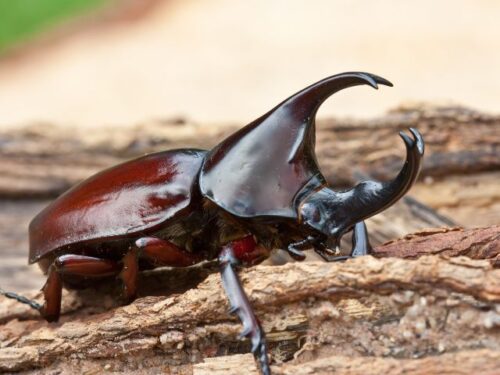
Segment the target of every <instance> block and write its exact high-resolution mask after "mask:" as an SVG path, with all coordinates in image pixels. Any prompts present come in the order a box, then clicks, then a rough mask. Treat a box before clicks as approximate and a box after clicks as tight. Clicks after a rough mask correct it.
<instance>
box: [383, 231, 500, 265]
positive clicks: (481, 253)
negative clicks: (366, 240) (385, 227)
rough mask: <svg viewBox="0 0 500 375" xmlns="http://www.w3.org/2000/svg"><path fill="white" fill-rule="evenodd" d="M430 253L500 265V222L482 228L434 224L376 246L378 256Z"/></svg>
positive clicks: (405, 255) (408, 255) (407, 256)
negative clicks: (428, 227) (499, 223)
mask: <svg viewBox="0 0 500 375" xmlns="http://www.w3.org/2000/svg"><path fill="white" fill-rule="evenodd" d="M429 254H441V255H446V256H452V257H453V256H459V255H465V256H468V257H469V258H472V259H489V260H491V262H492V264H493V265H494V266H500V226H499V225H496V226H492V227H489V228H478V229H463V228H430V229H427V230H422V231H419V232H416V233H412V234H408V235H406V236H405V237H404V238H402V239H399V240H394V241H389V242H387V243H385V244H383V245H382V246H377V247H375V248H374V256H376V257H391V256H392V257H400V258H408V259H415V258H417V257H419V256H422V255H429Z"/></svg>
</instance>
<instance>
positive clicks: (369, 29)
mask: <svg viewBox="0 0 500 375" xmlns="http://www.w3.org/2000/svg"><path fill="white" fill-rule="evenodd" d="M499 19H500V2H498V1H495V0H476V1H469V0H442V1H432V0H422V1H418V2H409V1H398V0H380V1H376V2H372V1H361V0H352V1H345V0H316V1H298V0H287V1H285V0H283V1H266V0H255V1H251V2H248V1H234V0H210V1H195V0H182V1H181V0H163V1H162V0H121V1H119V0H37V1H32V0H16V1H11V0H0V126H2V127H7V126H16V125H20V124H26V123H27V122H29V121H51V122H58V123H63V124H65V125H67V126H74V127H76V126H78V127H81V126H103V125H124V126H125V125H131V124H134V123H136V122H138V121H144V120H148V119H156V118H169V117H175V116H183V117H187V118H190V119H192V120H195V121H202V122H204V123H213V124H215V123H217V124H221V123H225V122H236V123H238V124H242V123H247V122H249V121H251V120H253V119H254V118H256V117H257V116H259V115H261V114H262V113H264V112H266V111H267V110H268V109H269V108H270V107H271V106H273V105H274V104H277V103H278V102H280V101H281V100H282V99H284V98H285V97H287V96H288V95H290V94H292V93H293V92H295V91H297V90H299V89H301V88H302V87H304V86H305V85H308V84H310V83H313V82H315V81H317V80H319V79H321V78H324V77H325V76H328V75H331V74H334V73H339V72H343V71H350V70H364V71H368V72H373V73H376V74H379V75H381V76H383V77H385V78H387V79H389V80H391V81H392V82H393V83H394V84H395V88H393V89H388V90H383V92H380V93H374V92H372V91H371V90H366V88H355V89H352V90H349V91H346V92H343V93H341V94H339V95H337V96H336V97H335V100H331V101H329V102H328V103H326V104H325V105H324V106H323V107H322V109H321V112H320V114H319V115H320V116H326V115H338V116H352V117H364V118H367V117H372V116H375V115H381V114H383V113H384V112H385V111H386V110H387V109H388V108H392V107H395V106H396V105H399V104H401V103H402V102H413V101H418V102H420V101H432V102H433V103H450V102H451V103H458V104H466V105H468V106H471V107H473V108H476V109H479V110H485V111H489V112H498V102H499V100H500V72H499V70H498V67H499V66H500V26H499V24H498V20H499Z"/></svg>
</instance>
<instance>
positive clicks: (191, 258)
mask: <svg viewBox="0 0 500 375" xmlns="http://www.w3.org/2000/svg"><path fill="white" fill-rule="evenodd" d="M135 245H136V246H137V248H138V249H139V256H140V257H143V258H146V259H149V260H151V261H152V262H153V263H154V264H155V265H158V266H171V267H187V266H191V265H193V264H196V263H198V262H200V261H201V259H200V258H199V257H198V256H196V255H194V254H191V253H190V252H188V251H186V250H183V249H181V248H179V247H178V246H176V245H174V244H173V243H172V242H169V241H167V240H162V239H161V238H157V237H143V238H139V239H138V240H137V241H135Z"/></svg>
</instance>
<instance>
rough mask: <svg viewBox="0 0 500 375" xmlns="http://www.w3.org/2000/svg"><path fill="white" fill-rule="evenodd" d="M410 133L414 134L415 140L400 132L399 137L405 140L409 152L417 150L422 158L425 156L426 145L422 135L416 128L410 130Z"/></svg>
mask: <svg viewBox="0 0 500 375" xmlns="http://www.w3.org/2000/svg"><path fill="white" fill-rule="evenodd" d="M409 131H410V133H411V134H412V136H413V138H411V137H410V136H409V135H407V134H406V133H405V132H403V131H400V132H399V136H400V137H401V138H402V139H403V141H404V143H405V145H406V148H407V149H408V150H416V151H417V153H418V155H419V156H420V157H421V156H423V155H424V151H425V144H424V139H423V137H422V134H420V132H419V131H418V130H417V129H415V128H410V129H409Z"/></svg>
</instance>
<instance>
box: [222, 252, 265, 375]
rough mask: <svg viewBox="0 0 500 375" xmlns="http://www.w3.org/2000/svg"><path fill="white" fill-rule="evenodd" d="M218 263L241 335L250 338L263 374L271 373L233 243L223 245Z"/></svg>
mask: <svg viewBox="0 0 500 375" xmlns="http://www.w3.org/2000/svg"><path fill="white" fill-rule="evenodd" d="M219 263H220V273H221V277H222V285H223V286H224V289H225V291H226V294H227V297H228V299H229V302H230V304H231V309H230V311H231V312H235V313H236V314H238V317H239V318H240V320H241V322H242V324H243V331H242V333H241V336H242V337H244V336H246V337H249V338H250V340H251V342H252V353H253V354H254V357H255V359H256V360H257V361H258V362H259V365H260V368H261V370H262V373H263V374H264V375H271V369H270V367H269V358H268V356H267V344H266V340H265V337H264V331H263V329H262V327H261V325H260V323H259V321H258V319H257V317H256V316H255V314H254V312H253V309H252V306H251V305H250V301H249V300H248V297H247V295H246V293H245V290H244V289H243V286H242V285H241V281H240V279H239V277H238V274H237V273H236V267H237V266H238V265H239V261H238V259H237V258H236V257H235V255H234V251H233V243H230V244H228V245H226V246H224V248H223V249H222V251H221V252H220V254H219Z"/></svg>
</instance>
